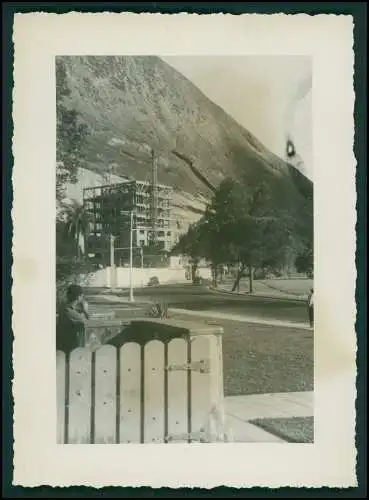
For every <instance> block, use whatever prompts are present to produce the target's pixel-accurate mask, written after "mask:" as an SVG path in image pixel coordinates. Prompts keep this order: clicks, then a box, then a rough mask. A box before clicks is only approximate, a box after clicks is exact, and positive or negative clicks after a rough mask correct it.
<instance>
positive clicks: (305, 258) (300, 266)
mask: <svg viewBox="0 0 369 500" xmlns="http://www.w3.org/2000/svg"><path fill="white" fill-rule="evenodd" d="M295 266H296V270H297V272H298V273H305V274H306V275H307V276H308V277H309V278H312V277H313V275H314V252H313V247H312V244H311V243H310V242H309V243H307V245H306V247H305V248H304V250H303V251H302V252H301V253H300V254H299V255H297V257H296V260H295Z"/></svg>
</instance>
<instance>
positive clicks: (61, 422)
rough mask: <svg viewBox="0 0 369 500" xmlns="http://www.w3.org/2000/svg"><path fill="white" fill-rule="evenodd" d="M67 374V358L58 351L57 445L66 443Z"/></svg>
mask: <svg viewBox="0 0 369 500" xmlns="http://www.w3.org/2000/svg"><path fill="white" fill-rule="evenodd" d="M65 372H66V356H65V353H64V352H62V351H56V418H57V421H56V436H57V443H58V444H63V443H64V432H65V431H64V429H65V389H66V387H65Z"/></svg>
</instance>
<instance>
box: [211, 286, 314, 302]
mask: <svg viewBox="0 0 369 500" xmlns="http://www.w3.org/2000/svg"><path fill="white" fill-rule="evenodd" d="M207 288H208V290H209V291H210V292H213V293H217V294H219V295H236V296H237V297H250V298H258V297H260V298H265V299H272V300H290V301H294V302H306V299H305V298H301V297H299V296H287V295H286V296H284V297H278V296H275V295H267V294H259V295H254V294H250V293H248V292H231V291H228V290H222V289H219V288H214V287H212V286H209V287H207Z"/></svg>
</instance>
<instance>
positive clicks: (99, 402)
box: [57, 331, 226, 444]
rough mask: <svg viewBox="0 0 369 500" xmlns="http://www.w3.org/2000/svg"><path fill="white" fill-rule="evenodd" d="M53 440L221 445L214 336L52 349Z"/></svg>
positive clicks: (219, 374) (220, 394)
mask: <svg viewBox="0 0 369 500" xmlns="http://www.w3.org/2000/svg"><path fill="white" fill-rule="evenodd" d="M57 420H58V421H57V441H58V443H60V444H62V443H66V444H72V443H79V444H81V443H100V444H102V443H110V444H111V443H178V442H181V443H186V442H217V441H224V440H226V437H225V434H224V404H223V370H222V343H221V335H212V334H208V332H205V334H199V335H194V334H191V332H190V331H188V332H187V335H182V336H179V337H177V338H176V337H175V336H174V337H173V338H167V339H164V340H159V339H158V338H154V339H153V340H148V341H147V339H146V340H145V341H144V342H132V341H127V342H123V343H122V344H121V345H118V344H117V345H103V346H101V347H100V348H98V349H97V350H96V351H94V352H93V351H91V350H90V349H88V348H77V349H75V350H74V351H72V352H71V353H69V354H66V353H64V352H61V351H57Z"/></svg>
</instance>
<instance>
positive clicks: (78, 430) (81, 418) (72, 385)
mask: <svg viewBox="0 0 369 500" xmlns="http://www.w3.org/2000/svg"><path fill="white" fill-rule="evenodd" d="M91 358H92V354H91V351H88V350H87V349H83V348H77V349H75V350H74V351H72V352H71V354H70V362H69V381H70V382H69V426H68V443H71V444H72V443H73V444H82V443H90V442H91V374H92V367H91V364H92V363H91V361H92V359H91Z"/></svg>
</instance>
